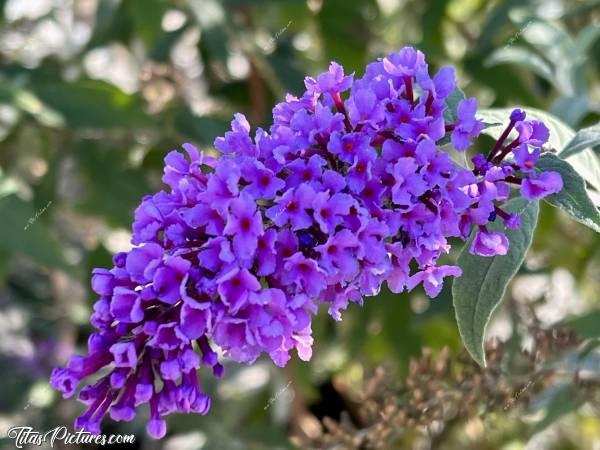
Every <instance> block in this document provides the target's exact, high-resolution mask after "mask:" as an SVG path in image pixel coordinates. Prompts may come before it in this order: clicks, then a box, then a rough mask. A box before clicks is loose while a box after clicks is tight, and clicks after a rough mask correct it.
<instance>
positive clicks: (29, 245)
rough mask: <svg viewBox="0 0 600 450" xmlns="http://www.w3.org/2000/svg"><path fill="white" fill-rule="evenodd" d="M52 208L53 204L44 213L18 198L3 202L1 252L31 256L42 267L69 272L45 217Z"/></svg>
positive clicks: (0, 208) (8, 197) (0, 210)
mask: <svg viewBox="0 0 600 450" xmlns="http://www.w3.org/2000/svg"><path fill="white" fill-rule="evenodd" d="M49 208H52V203H51V202H49V203H48V204H47V205H45V206H44V207H43V208H42V209H39V210H37V211H36V210H35V209H34V208H33V206H32V205H31V204H29V203H27V202H25V201H23V200H21V199H20V198H19V197H17V196H16V195H15V194H9V195H6V196H4V197H1V198H0V217H2V220H0V234H1V235H2V236H4V237H5V238H4V239H2V240H0V251H5V252H9V253H18V254H22V255H25V256H28V257H29V258H31V259H32V260H34V261H35V262H37V263H38V264H42V265H46V266H55V267H63V268H66V263H65V261H64V259H63V257H62V254H61V251H60V247H59V246H58V244H57V243H56V241H55V240H54V239H53V238H52V236H51V235H50V233H49V232H48V229H47V228H46V226H45V223H44V218H43V217H42V216H43V215H44V214H48V209H49Z"/></svg>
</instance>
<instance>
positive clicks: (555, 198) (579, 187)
mask: <svg viewBox="0 0 600 450" xmlns="http://www.w3.org/2000/svg"><path fill="white" fill-rule="evenodd" d="M535 168H536V169H537V170H539V171H548V170H552V171H555V172H558V173H559V174H560V176H561V177H562V179H563V184H564V186H563V189H562V190H561V191H560V192H557V193H556V194H552V195H549V196H548V197H546V198H545V199H544V200H545V201H546V202H548V203H550V204H551V205H552V206H555V207H557V208H560V209H562V210H563V211H565V212H566V213H567V214H569V215H570V216H571V217H573V219H575V220H576V221H577V222H579V223H582V224H583V225H585V226H587V227H590V228H591V229H592V230H594V231H596V232H598V233H600V212H598V209H597V208H596V206H595V205H594V203H593V202H592V200H591V199H590V197H589V196H588V194H587V191H586V189H585V182H584V181H583V178H581V177H580V176H579V174H578V173H577V172H576V171H575V169H573V167H571V165H570V164H569V163H568V162H566V161H564V160H562V159H560V158H559V157H558V156H556V155H554V154H552V153H544V154H542V156H541V157H540V159H539V160H538V162H537V164H536V165H535Z"/></svg>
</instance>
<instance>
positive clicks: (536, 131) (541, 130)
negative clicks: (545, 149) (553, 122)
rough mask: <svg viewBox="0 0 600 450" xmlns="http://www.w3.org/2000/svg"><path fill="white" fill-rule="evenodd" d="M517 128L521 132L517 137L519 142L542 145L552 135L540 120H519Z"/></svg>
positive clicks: (536, 145)
mask: <svg viewBox="0 0 600 450" xmlns="http://www.w3.org/2000/svg"><path fill="white" fill-rule="evenodd" d="M515 128H516V130H517V132H518V133H519V137H518V138H517V139H518V142H519V144H528V145H533V146H534V147H541V146H542V145H544V144H545V143H546V142H548V138H549V137H550V130H548V127H546V125H544V124H543V123H542V122H540V121H539V120H526V121H521V122H517V123H516V125H515Z"/></svg>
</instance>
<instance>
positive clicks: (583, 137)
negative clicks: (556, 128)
mask: <svg viewBox="0 0 600 450" xmlns="http://www.w3.org/2000/svg"><path fill="white" fill-rule="evenodd" d="M596 145H600V123H597V124H596V125H592V126H591V127H588V128H583V129H581V130H579V131H578V132H577V134H576V135H575V137H574V138H573V139H571V142H569V143H568V144H567V145H566V147H565V148H564V149H562V151H561V152H560V156H561V157H562V158H568V157H569V156H571V155H575V154H577V153H579V152H580V151H582V150H585V149H586V148H588V147H595V146H596Z"/></svg>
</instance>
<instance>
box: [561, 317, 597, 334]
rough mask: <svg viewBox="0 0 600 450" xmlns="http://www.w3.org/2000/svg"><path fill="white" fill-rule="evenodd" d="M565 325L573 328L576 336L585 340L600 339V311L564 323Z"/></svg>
mask: <svg viewBox="0 0 600 450" xmlns="http://www.w3.org/2000/svg"><path fill="white" fill-rule="evenodd" d="M565 325H567V326H571V327H573V328H575V331H577V334H578V335H579V336H581V337H583V338H586V339H598V338H600V326H599V325H600V310H594V311H590V312H589V313H587V314H584V315H582V316H579V317H576V318H574V319H570V320H567V321H565Z"/></svg>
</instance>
